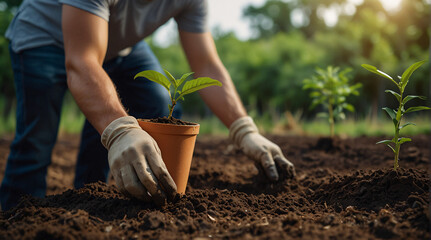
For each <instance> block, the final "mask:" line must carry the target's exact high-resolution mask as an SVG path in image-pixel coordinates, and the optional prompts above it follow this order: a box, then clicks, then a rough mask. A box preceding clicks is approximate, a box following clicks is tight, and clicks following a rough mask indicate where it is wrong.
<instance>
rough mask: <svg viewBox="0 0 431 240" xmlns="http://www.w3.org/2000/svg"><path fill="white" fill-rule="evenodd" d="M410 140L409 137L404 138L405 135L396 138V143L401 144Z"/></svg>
mask: <svg viewBox="0 0 431 240" xmlns="http://www.w3.org/2000/svg"><path fill="white" fill-rule="evenodd" d="M411 141H412V139H411V138H405V137H402V138H398V144H403V143H405V142H411Z"/></svg>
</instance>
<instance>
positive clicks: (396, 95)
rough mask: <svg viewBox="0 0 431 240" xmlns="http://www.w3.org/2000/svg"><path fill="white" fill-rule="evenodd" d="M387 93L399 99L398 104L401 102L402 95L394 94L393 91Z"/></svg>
mask: <svg viewBox="0 0 431 240" xmlns="http://www.w3.org/2000/svg"><path fill="white" fill-rule="evenodd" d="M385 92H387V93H391V94H392V95H394V96H395V97H396V98H397V99H398V102H401V95H400V94H399V93H397V92H394V91H392V90H385Z"/></svg>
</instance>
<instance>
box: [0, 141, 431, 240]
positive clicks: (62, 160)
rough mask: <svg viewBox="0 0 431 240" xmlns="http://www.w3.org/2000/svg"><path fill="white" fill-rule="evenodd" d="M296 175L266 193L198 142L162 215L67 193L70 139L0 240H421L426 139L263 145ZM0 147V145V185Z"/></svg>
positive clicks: (252, 175) (120, 199)
mask: <svg viewBox="0 0 431 240" xmlns="http://www.w3.org/2000/svg"><path fill="white" fill-rule="evenodd" d="M269 139H271V140H272V141H274V142H276V143H277V144H279V145H280V147H281V148H282V150H283V152H284V153H285V155H286V157H287V158H288V159H289V160H291V161H292V162H293V163H294V164H295V167H296V170H297V176H296V178H295V179H290V180H283V181H281V182H279V183H276V184H274V183H269V182H267V181H266V180H265V178H264V177H263V176H262V175H261V174H260V173H259V172H258V170H257V169H256V168H255V167H254V164H253V163H252V161H250V160H249V159H248V158H247V157H245V156H244V155H243V154H242V153H241V152H239V151H235V150H232V147H230V146H229V142H228V141H227V139H225V138H214V137H211V138H210V137H204V136H199V137H198V142H197V143H196V150H195V154H194V159H193V164H192V169H191V173H190V178H189V185H188V189H187V194H186V195H185V196H178V197H177V198H176V199H175V200H174V201H173V202H170V203H168V204H167V205H166V206H164V207H157V206H155V205H153V204H149V203H142V202H139V201H137V200H131V199H128V198H126V197H124V196H123V195H122V194H120V193H119V192H118V191H117V189H116V188H115V186H114V185H112V184H105V183H95V184H91V185H87V186H86V187H84V188H82V189H79V190H75V189H72V179H73V165H74V162H75V160H74V158H75V156H76V151H77V140H76V138H75V137H74V138H61V141H60V142H59V144H57V146H56V148H55V151H54V154H53V165H52V166H51V167H50V169H49V172H48V193H49V194H52V195H49V196H47V197H46V198H44V199H34V198H31V197H26V198H24V199H23V200H22V201H21V202H20V204H19V206H18V207H16V208H14V209H12V210H10V211H6V212H1V214H0V239H210V238H215V239H430V238H431V234H430V212H429V203H430V200H429V190H430V178H429V174H430V173H431V170H430V165H429V164H430V162H429V159H430V152H429V149H430V138H429V137H428V136H417V137H414V138H413V142H411V143H406V144H404V145H403V146H402V150H401V155H400V157H401V161H400V165H401V167H402V168H401V169H399V170H398V171H394V170H392V164H393V162H392V158H393V157H392V152H390V150H389V149H388V148H387V147H386V146H384V145H376V144H375V142H377V141H378V140H380V139H381V138H367V137H360V138H352V139H336V140H335V141H332V140H331V139H329V140H328V139H319V138H314V137H295V136H269ZM9 143H10V140H9V139H3V140H0V179H1V177H2V176H3V172H4V167H5V159H6V156H7V152H8V148H7V146H8V144H9Z"/></svg>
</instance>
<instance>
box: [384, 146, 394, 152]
mask: <svg viewBox="0 0 431 240" xmlns="http://www.w3.org/2000/svg"><path fill="white" fill-rule="evenodd" d="M386 146H388V147H389V148H390V149H392V152H394V153H395V149H394V148H393V147H392V146H391V145H389V144H386Z"/></svg>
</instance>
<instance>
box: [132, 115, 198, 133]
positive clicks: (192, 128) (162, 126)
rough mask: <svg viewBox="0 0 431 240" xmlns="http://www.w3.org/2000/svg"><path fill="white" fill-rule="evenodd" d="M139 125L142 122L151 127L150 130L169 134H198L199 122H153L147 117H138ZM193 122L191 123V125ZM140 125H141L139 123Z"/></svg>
mask: <svg viewBox="0 0 431 240" xmlns="http://www.w3.org/2000/svg"><path fill="white" fill-rule="evenodd" d="M138 122H139V123H140V124H139V125H141V124H143V125H146V126H148V127H151V128H152V129H151V131H152V132H157V133H163V134H170V135H197V134H199V128H200V125H199V123H191V122H187V123H191V124H190V125H176V124H170V123H155V122H150V121H149V119H138ZM192 124H193V125H192ZM141 127H142V125H141Z"/></svg>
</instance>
